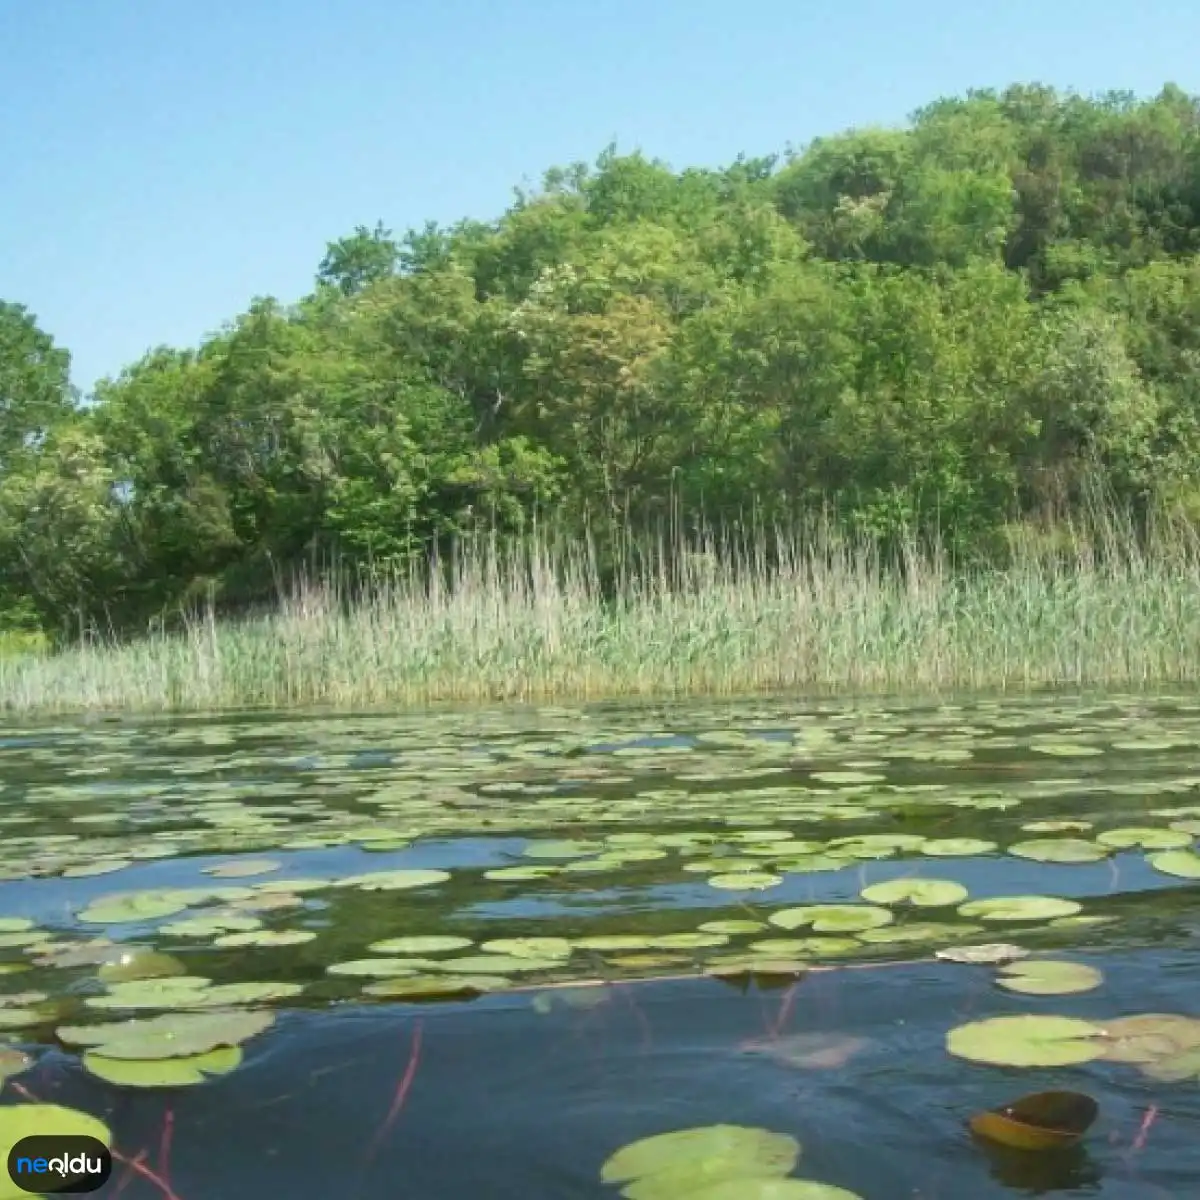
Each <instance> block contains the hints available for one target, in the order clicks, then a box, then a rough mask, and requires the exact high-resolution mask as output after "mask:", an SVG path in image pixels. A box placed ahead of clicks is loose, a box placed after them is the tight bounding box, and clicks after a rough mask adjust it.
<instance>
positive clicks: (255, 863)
mask: <svg viewBox="0 0 1200 1200" xmlns="http://www.w3.org/2000/svg"><path fill="white" fill-rule="evenodd" d="M281 866H283V864H282V863H280V862H276V861H275V860H274V859H273V858H243V859H235V860H234V861H233V862H227V863H219V864H218V865H217V866H215V867H205V868H204V874H205V875H211V876H213V878H215V879H242V878H245V877H246V876H249V875H267V874H269V873H270V872H271V871H278V870H279V868H280V867H281Z"/></svg>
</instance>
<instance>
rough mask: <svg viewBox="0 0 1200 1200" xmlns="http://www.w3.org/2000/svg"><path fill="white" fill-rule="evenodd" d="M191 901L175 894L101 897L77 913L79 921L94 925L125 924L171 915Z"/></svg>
mask: <svg viewBox="0 0 1200 1200" xmlns="http://www.w3.org/2000/svg"><path fill="white" fill-rule="evenodd" d="M190 902H191V901H190V899H189V898H188V897H186V896H185V895H183V893H181V892H178V891H159V892H129V893H127V894H125V895H117V896H102V897H101V898H100V899H98V900H93V901H92V903H91V904H89V905H88V906H87V907H86V908H85V909H83V910H82V911H81V912H80V913H79V914H78V916H79V920H81V921H87V922H89V923H92V924H96V925H116V924H120V923H123V922H126V921H155V920H157V919H158V918H159V917H170V916H174V914H175V913H177V912H182V911H183V910H184V909H185V908H187V907H188V904H189V903H190Z"/></svg>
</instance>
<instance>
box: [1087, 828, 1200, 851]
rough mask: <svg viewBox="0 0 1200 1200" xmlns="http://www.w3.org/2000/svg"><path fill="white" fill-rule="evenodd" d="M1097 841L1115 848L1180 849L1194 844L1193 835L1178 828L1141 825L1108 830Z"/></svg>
mask: <svg viewBox="0 0 1200 1200" xmlns="http://www.w3.org/2000/svg"><path fill="white" fill-rule="evenodd" d="M1096 841H1098V842H1099V843H1100V844H1101V845H1102V846H1111V847H1112V848H1113V849H1114V850H1132V849H1134V848H1140V849H1142V850H1180V849H1182V848H1183V847H1185V846H1190V845H1191V844H1192V839H1191V837H1190V836H1189V835H1188V834H1186V833H1183V832H1182V831H1180V830H1178V829H1154V828H1152V827H1142V826H1139V825H1131V826H1128V827H1127V828H1122V829H1109V830H1106V831H1105V832H1104V833H1102V834H1099V835H1098V836H1097V838H1096Z"/></svg>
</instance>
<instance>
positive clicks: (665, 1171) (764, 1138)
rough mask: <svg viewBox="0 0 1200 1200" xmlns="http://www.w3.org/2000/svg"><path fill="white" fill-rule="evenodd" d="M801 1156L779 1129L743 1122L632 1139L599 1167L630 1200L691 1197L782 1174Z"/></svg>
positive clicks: (792, 1140)
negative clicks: (716, 1187) (726, 1185)
mask: <svg viewBox="0 0 1200 1200" xmlns="http://www.w3.org/2000/svg"><path fill="white" fill-rule="evenodd" d="M799 1157H800V1143H799V1142H797V1141H796V1139H795V1138H793V1137H789V1136H788V1135H787V1134H783V1133H772V1132H770V1131H769V1130H766V1129H753V1128H749V1127H747V1126H742V1125H710V1126H706V1127H703V1128H698V1129H680V1130H676V1131H674V1132H671V1133H660V1134H657V1135H655V1136H653V1137H648V1138H643V1139H641V1140H640V1141H636V1142H632V1143H631V1144H630V1145H628V1146H625V1147H623V1148H622V1149H620V1150H618V1151H617V1152H616V1153H615V1154H613V1155H612V1156H611V1157H610V1158H609V1159H608V1160H607V1161H606V1162H605V1163H604V1165H603V1166H602V1167H601V1169H600V1179H601V1182H603V1183H609V1184H613V1183H616V1184H625V1185H627V1186H626V1187H625V1188H624V1189H623V1191H622V1195H623V1196H625V1197H627V1198H628V1200H667V1198H668V1197H671V1196H675V1197H682V1196H690V1195H693V1194H695V1193H699V1192H701V1191H702V1190H703V1189H705V1188H707V1187H709V1186H712V1185H714V1184H720V1183H722V1182H724V1181H726V1180H736V1181H738V1182H740V1183H744V1182H745V1181H747V1180H754V1179H775V1178H782V1177H783V1176H784V1175H786V1174H787V1173H788V1172H789V1171H790V1170H791V1169H792V1168H793V1167H794V1166H795V1165H796V1162H797V1160H798V1159H799Z"/></svg>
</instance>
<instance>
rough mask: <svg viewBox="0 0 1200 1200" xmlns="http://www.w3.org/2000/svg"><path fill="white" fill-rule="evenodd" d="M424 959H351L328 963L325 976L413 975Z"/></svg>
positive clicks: (420, 967) (380, 976) (419, 968)
mask: <svg viewBox="0 0 1200 1200" xmlns="http://www.w3.org/2000/svg"><path fill="white" fill-rule="evenodd" d="M424 961H425V960H424V959H414V958H352V959H348V960H347V961H346V962H340V963H330V964H329V965H328V966H327V967H326V968H325V974H326V975H355V976H357V975H371V976H375V977H379V978H383V977H389V976H392V975H415V974H416V973H417V972H418V971H419V970H421V969H422V966H421V964H422V963H424Z"/></svg>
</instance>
